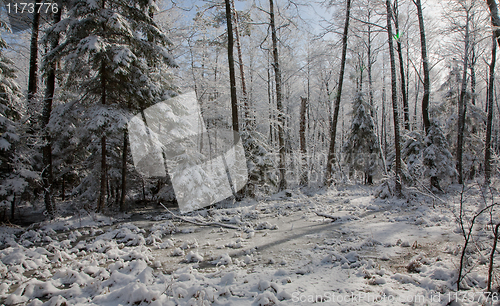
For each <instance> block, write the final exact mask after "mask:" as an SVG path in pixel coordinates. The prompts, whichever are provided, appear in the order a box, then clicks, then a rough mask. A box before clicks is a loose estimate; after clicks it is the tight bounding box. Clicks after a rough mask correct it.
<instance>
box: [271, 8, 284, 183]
mask: <svg viewBox="0 0 500 306" xmlns="http://www.w3.org/2000/svg"><path fill="white" fill-rule="evenodd" d="M269 18H270V25H271V39H272V41H273V60H274V62H273V66H274V78H275V82H276V108H277V111H278V143H279V155H280V158H279V170H280V175H279V183H278V190H279V191H281V190H284V189H285V188H286V177H285V175H286V165H285V158H286V156H285V154H286V148H285V131H284V129H285V114H284V113H283V96H282V93H281V70H280V65H279V56H278V37H277V35H276V24H275V19H274V2H273V0H269Z"/></svg>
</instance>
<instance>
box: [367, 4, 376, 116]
mask: <svg viewBox="0 0 500 306" xmlns="http://www.w3.org/2000/svg"><path fill="white" fill-rule="evenodd" d="M367 19H368V20H367V21H368V22H370V20H371V10H368V17H367ZM367 32H368V33H367V34H368V45H367V56H368V67H367V68H368V102H369V104H370V106H371V109H370V115H371V116H372V118H373V117H374V110H375V107H374V105H373V80H372V65H373V63H374V61H373V60H372V27H371V25H370V24H368V31H367Z"/></svg>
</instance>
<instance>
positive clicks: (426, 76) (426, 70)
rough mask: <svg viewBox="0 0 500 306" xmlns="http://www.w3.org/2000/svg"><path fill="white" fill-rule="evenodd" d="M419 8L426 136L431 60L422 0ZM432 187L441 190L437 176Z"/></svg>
mask: <svg viewBox="0 0 500 306" xmlns="http://www.w3.org/2000/svg"><path fill="white" fill-rule="evenodd" d="M414 3H415V5H416V6H417V15H418V24H419V28H420V48H421V53H422V69H423V73H424V96H423V97H422V121H423V123H424V131H425V133H426V135H428V134H429V129H430V126H431V123H430V119H429V98H430V94H431V81H430V74H429V60H428V58H427V41H426V39H425V27H424V16H423V13H422V4H421V3H420V0H415V1H414ZM430 184H431V187H434V188H436V189H437V190H441V187H440V185H439V178H438V177H437V176H432V177H431V178H430Z"/></svg>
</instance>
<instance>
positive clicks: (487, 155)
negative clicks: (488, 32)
mask: <svg viewBox="0 0 500 306" xmlns="http://www.w3.org/2000/svg"><path fill="white" fill-rule="evenodd" d="M492 38H493V44H492V46H491V64H490V79H489V82H488V101H487V102H486V105H487V106H488V119H487V120H486V140H485V145H484V148H485V150H484V184H485V185H489V184H490V178H491V150H492V149H491V129H492V122H493V93H494V92H493V86H494V84H495V64H496V57H497V41H496V39H497V37H496V36H495V33H493V36H492Z"/></svg>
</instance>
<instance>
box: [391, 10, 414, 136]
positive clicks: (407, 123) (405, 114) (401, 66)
mask: <svg viewBox="0 0 500 306" xmlns="http://www.w3.org/2000/svg"><path fill="white" fill-rule="evenodd" d="M398 19H399V14H398V0H395V1H394V26H395V28H396V35H398V38H397V39H396V47H397V51H398V59H399V74H400V77H401V93H402V96H403V121H404V122H403V125H404V127H405V129H406V130H408V131H409V130H410V113H409V110H410V108H409V106H408V94H407V92H406V80H405V67H404V62H403V48H402V46H401V37H400V35H401V32H399V20H398Z"/></svg>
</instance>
